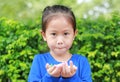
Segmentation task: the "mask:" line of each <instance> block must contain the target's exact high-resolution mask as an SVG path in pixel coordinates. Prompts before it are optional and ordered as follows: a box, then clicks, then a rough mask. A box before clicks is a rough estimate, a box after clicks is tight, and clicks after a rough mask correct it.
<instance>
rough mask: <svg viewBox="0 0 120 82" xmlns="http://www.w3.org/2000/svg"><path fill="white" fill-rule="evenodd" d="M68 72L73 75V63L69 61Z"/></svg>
mask: <svg viewBox="0 0 120 82" xmlns="http://www.w3.org/2000/svg"><path fill="white" fill-rule="evenodd" d="M70 72H71V73H73V72H74V67H73V62H72V61H70Z"/></svg>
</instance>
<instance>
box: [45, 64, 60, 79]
mask: <svg viewBox="0 0 120 82" xmlns="http://www.w3.org/2000/svg"><path fill="white" fill-rule="evenodd" d="M46 69H47V72H48V73H49V74H50V75H51V76H53V77H60V75H61V70H62V65H61V64H58V65H53V66H51V65H49V64H48V63H47V64H46Z"/></svg>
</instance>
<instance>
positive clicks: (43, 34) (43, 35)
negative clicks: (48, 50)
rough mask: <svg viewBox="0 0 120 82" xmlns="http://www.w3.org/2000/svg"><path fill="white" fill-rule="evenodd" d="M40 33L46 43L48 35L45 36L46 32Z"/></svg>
mask: <svg viewBox="0 0 120 82" xmlns="http://www.w3.org/2000/svg"><path fill="white" fill-rule="evenodd" d="M40 33H41V35H42V37H43V39H44V41H46V34H45V32H43V31H40Z"/></svg>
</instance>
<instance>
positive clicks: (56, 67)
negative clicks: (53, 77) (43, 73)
mask: <svg viewBox="0 0 120 82" xmlns="http://www.w3.org/2000/svg"><path fill="white" fill-rule="evenodd" d="M60 72H61V68H60V67H58V66H56V65H55V69H54V70H53V71H52V74H60Z"/></svg>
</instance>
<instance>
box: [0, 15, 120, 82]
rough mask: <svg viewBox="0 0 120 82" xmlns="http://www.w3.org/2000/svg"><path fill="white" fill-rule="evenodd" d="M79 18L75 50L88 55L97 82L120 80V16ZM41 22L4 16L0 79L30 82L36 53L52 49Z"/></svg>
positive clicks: (0, 28) (0, 20) (0, 27)
mask: <svg viewBox="0 0 120 82" xmlns="http://www.w3.org/2000/svg"><path fill="white" fill-rule="evenodd" d="M119 16H120V15H119V14H113V17H112V18H111V19H109V20H107V21H106V20H104V19H101V18H98V19H96V20H90V19H86V20H85V19H84V20H83V19H77V28H78V34H77V36H76V38H75V40H74V42H73V46H72V48H71V50H70V51H71V52H72V53H78V54H82V55H84V56H86V57H87V58H88V60H89V63H90V64H91V69H92V78H93V81H94V82H119V81H120V23H119V22H120V18H119ZM39 30H40V27H39V25H34V26H32V27H31V25H24V24H21V23H19V22H17V21H14V20H10V19H6V18H3V17H2V18H0V82H2V81H6V82H7V81H11V82H26V81H27V77H28V73H29V70H30V66H31V63H32V61H33V58H34V55H35V54H38V53H43V52H46V51H48V47H47V44H46V42H44V41H43V39H42V37H41V36H40V33H39Z"/></svg>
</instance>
